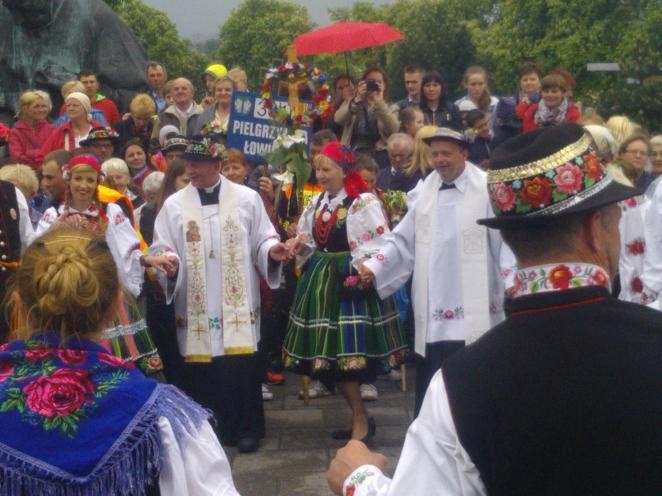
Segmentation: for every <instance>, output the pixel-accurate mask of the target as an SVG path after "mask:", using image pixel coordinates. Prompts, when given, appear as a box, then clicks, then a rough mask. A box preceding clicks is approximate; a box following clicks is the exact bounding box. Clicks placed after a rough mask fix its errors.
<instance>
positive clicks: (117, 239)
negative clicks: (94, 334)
mask: <svg viewBox="0 0 662 496" xmlns="http://www.w3.org/2000/svg"><path fill="white" fill-rule="evenodd" d="M100 170H101V168H100V165H99V162H98V160H97V159H96V158H95V157H94V156H93V155H78V156H76V157H74V158H72V159H71V160H70V161H69V163H68V164H67V165H66V166H65V167H64V169H63V177H64V178H65V181H66V182H67V193H66V199H65V202H64V203H63V204H62V205H61V206H60V207H59V208H58V209H57V210H56V209H55V207H51V208H49V209H48V210H46V212H44V215H43V216H42V218H41V220H40V221H39V224H38V225H37V235H41V234H43V233H44V232H46V231H48V230H50V229H52V228H58V227H63V226H69V227H77V228H81V229H84V230H87V231H89V232H90V233H93V234H95V235H99V236H104V237H105V239H106V243H107V244H108V246H109V247H110V252H111V253H112V255H113V259H114V261H115V270H116V271H117V272H118V276H119V280H120V283H121V285H122V287H123V288H124V289H126V292H125V293H124V296H125V297H124V298H123V304H122V305H118V306H117V312H116V314H115V315H114V317H115V318H114V320H113V321H112V322H110V323H109V324H108V326H107V327H106V330H105V336H104V337H105V339H106V341H105V342H104V345H105V346H106V347H107V348H108V349H110V350H112V353H114V354H115V355H117V356H118V357H120V358H124V359H130V360H132V361H134V362H136V364H137V365H138V366H139V367H140V369H141V370H143V371H144V372H145V373H146V374H155V373H159V372H160V371H161V370H162V369H163V366H162V363H161V359H160V358H159V356H158V352H157V350H156V346H155V345H154V342H153V341H152V338H151V336H150V335H149V331H148V330H147V326H146V325H145V321H144V319H143V318H142V315H140V311H139V310H138V307H137V305H136V303H135V301H134V300H133V298H134V297H138V296H139V295H140V292H141V289H142V283H143V275H144V267H145V266H153V267H155V268H156V269H159V270H165V268H166V267H167V266H168V264H169V261H168V259H167V258H166V257H163V256H160V257H153V256H143V253H142V251H141V249H140V239H139V238H138V235H137V233H136V231H135V230H134V228H133V226H132V223H131V221H130V220H129V218H128V217H127V216H126V214H125V213H124V211H123V210H122V208H121V207H120V206H119V205H118V204H116V203H103V202H101V201H99V198H98V187H99V182H100V175H101V174H100Z"/></svg>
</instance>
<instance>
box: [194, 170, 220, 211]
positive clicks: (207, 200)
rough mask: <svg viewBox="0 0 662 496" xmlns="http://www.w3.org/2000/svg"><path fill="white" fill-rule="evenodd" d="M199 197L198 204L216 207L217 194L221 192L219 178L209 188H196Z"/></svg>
mask: <svg viewBox="0 0 662 496" xmlns="http://www.w3.org/2000/svg"><path fill="white" fill-rule="evenodd" d="M196 189H197V190H198V195H200V203H201V204H202V205H203V206H204V205H218V194H219V193H220V191H221V178H220V177H219V178H218V182H217V183H216V184H215V185H214V186H212V187H210V188H196Z"/></svg>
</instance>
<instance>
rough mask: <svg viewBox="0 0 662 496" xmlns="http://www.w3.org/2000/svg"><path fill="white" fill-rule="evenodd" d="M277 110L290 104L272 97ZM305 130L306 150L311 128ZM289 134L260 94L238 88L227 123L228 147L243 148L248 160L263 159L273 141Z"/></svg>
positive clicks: (284, 99)
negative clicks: (276, 120)
mask: <svg viewBox="0 0 662 496" xmlns="http://www.w3.org/2000/svg"><path fill="white" fill-rule="evenodd" d="M273 102H274V107H275V108H276V109H278V108H281V107H284V108H286V109H288V110H289V108H290V106H289V105H288V103H287V99H286V98H279V97H274V98H273ZM303 129H304V130H305V131H306V149H307V148H308V145H309V143H310V137H311V129H310V127H307V128H306V127H305V128H303ZM286 133H287V127H285V126H280V125H278V124H275V123H274V121H273V120H272V119H271V118H270V117H269V111H268V110H267V109H265V108H264V100H263V99H262V98H261V97H260V95H258V94H257V93H251V92H248V91H235V92H233V93H232V109H231V111H230V120H229V122H228V137H227V144H226V146H227V147H228V148H236V149H238V150H239V151H241V152H242V153H243V154H244V155H245V156H246V158H247V159H248V160H251V161H254V162H264V158H263V157H262V155H264V154H265V153H268V152H270V151H271V148H272V146H273V141H274V140H275V139H276V138H277V137H278V136H280V135H281V134H286Z"/></svg>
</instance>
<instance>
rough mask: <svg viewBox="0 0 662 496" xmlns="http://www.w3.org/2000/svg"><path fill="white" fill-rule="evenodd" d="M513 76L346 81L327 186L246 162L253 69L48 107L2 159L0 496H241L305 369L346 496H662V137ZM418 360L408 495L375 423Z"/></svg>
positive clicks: (318, 136) (329, 131) (325, 171)
mask: <svg viewBox="0 0 662 496" xmlns="http://www.w3.org/2000/svg"><path fill="white" fill-rule="evenodd" d="M517 75H518V79H517V83H518V88H517V90H516V91H515V92H514V94H513V95H511V96H503V97H497V96H495V95H493V94H492V92H491V90H490V87H489V74H488V72H487V71H486V70H485V69H484V68H482V67H480V66H470V67H468V68H467V69H466V71H465V74H464V77H463V79H462V88H463V90H464V91H465V92H466V94H465V95H464V96H462V97H461V98H459V99H457V100H455V101H454V100H453V99H452V98H451V95H452V94H453V93H454V91H453V89H452V88H449V87H448V85H447V83H446V81H445V80H444V78H443V76H442V74H441V73H440V72H439V71H437V70H427V69H424V68H422V67H419V66H408V67H406V68H404V70H403V81H402V83H403V85H404V88H405V90H406V94H407V96H406V97H405V98H404V99H402V100H400V101H390V100H389V81H388V80H387V77H386V75H385V73H384V71H383V70H382V69H381V68H379V67H369V68H367V69H366V70H365V71H364V73H363V74H362V75H361V77H360V78H358V79H355V78H354V77H352V76H351V75H349V74H340V75H337V76H336V77H335V78H334V79H333V82H332V90H333V102H332V103H331V105H332V107H333V113H332V115H331V117H330V118H329V119H328V120H321V119H317V120H315V121H314V122H310V123H308V124H309V125H310V127H311V128H312V129H313V131H314V132H313V133H312V134H311V136H312V137H311V139H310V143H308V147H307V148H308V151H307V160H308V162H309V165H310V169H311V173H310V177H308V178H307V179H305V180H303V181H300V180H299V179H300V178H296V177H289V178H288V176H287V174H283V171H281V170H278V169H276V168H274V167H273V166H271V165H269V164H267V163H264V162H263V163H255V162H252V161H249V160H248V159H247V158H246V157H245V156H244V155H243V154H242V152H241V151H240V150H237V149H232V148H227V147H226V144H227V137H228V132H229V130H228V122H229V119H230V115H231V112H232V105H231V103H232V95H233V92H234V91H246V90H248V89H249V88H248V84H247V77H246V73H245V72H244V71H243V70H242V69H241V68H239V67H235V68H232V69H231V70H227V68H226V67H225V66H223V65H222V64H212V65H210V66H209V67H207V68H206V69H205V70H204V72H202V74H201V80H202V83H203V87H204V94H203V95H198V98H197V99H196V95H195V86H194V84H193V83H192V82H191V81H190V80H188V79H186V78H184V77H176V78H174V79H168V74H167V71H166V68H165V67H164V66H163V64H160V63H158V62H150V63H149V64H148V65H147V67H146V68H145V80H146V83H147V87H146V90H145V92H143V93H138V94H136V95H135V96H134V97H133V98H132V99H131V101H130V104H129V106H128V108H127V109H119V108H118V106H117V105H116V104H115V102H113V101H112V100H111V99H109V98H107V97H106V96H104V95H103V94H101V93H100V81H99V79H98V77H97V74H95V73H94V72H92V71H87V70H84V71H81V72H80V75H79V78H78V80H74V81H68V82H66V83H65V84H64V85H63V86H62V88H61V92H62V97H63V100H64V103H63V105H62V107H61V108H60V109H53V108H52V103H51V98H50V96H49V95H48V93H45V92H43V91H39V90H35V91H27V92H25V93H23V94H22V95H21V97H20V102H19V103H20V109H19V111H18V113H17V115H16V121H15V123H14V124H13V126H11V129H7V130H6V133H5V134H6V135H7V136H6V143H7V144H6V148H7V152H8V153H7V154H8V157H6V158H2V159H0V160H2V163H3V164H4V165H2V167H0V186H1V187H0V195H1V196H0V200H1V201H2V203H0V206H1V209H0V221H2V223H1V224H0V240H1V241H0V253H1V255H0V256H1V259H2V260H1V261H0V271H1V272H0V282H1V289H0V292H2V295H1V296H2V297H3V299H4V300H5V301H6V302H7V305H6V306H7V309H8V312H7V314H6V316H5V317H4V318H2V319H0V326H1V327H0V331H1V334H0V338H1V340H0V341H1V342H2V343H5V344H2V345H1V346H0V417H3V425H11V426H12V429H4V431H5V432H4V433H3V434H0V472H1V473H2V474H4V475H3V478H4V479H6V480H0V488H11V490H10V492H9V494H27V493H30V494H38V493H39V494H51V493H52V494H65V492H62V491H61V490H60V488H61V487H63V485H65V486H66V485H67V484H72V486H71V487H74V488H75V489H76V491H79V492H76V493H75V494H88V493H90V494H91V492H92V491H96V492H100V493H102V494H110V493H113V494H114V493H115V492H117V493H118V494H119V493H120V492H121V490H122V488H123V487H124V488H125V487H132V488H136V493H137V494H143V493H142V492H141V491H144V490H145V489H146V488H147V490H148V491H149V490H153V489H154V488H155V487H158V488H159V489H160V491H161V494H196V495H202V494H227V495H232V494H237V493H236V489H235V488H234V485H233V482H232V477H231V473H230V467H229V464H228V462H227V459H226V457H225V454H224V452H223V449H222V448H221V445H226V446H228V445H229V446H237V447H238V450H239V451H240V452H244V453H250V452H253V451H255V450H257V449H258V447H259V444H260V439H262V438H263V437H264V436H265V432H266V425H265V418H264V407H263V401H268V400H270V399H271V398H273V393H272V390H271V387H272V385H277V384H281V383H282V382H284V381H285V375H284V374H283V372H284V370H289V371H292V372H294V373H296V374H299V375H303V376H305V377H310V378H311V382H310V383H308V382H304V384H305V386H304V387H303V388H302V389H301V391H299V396H300V397H301V398H305V399H306V400H308V399H309V398H320V397H324V396H328V395H330V394H333V393H334V392H335V391H338V392H339V393H340V394H341V395H342V396H343V398H344V399H345V400H346V402H347V405H348V408H349V409H350V410H351V414H352V415H351V425H349V426H348V428H346V429H340V430H337V431H334V432H331V433H330V435H331V436H332V437H333V438H335V439H346V440H348V441H350V442H349V443H348V444H347V447H346V448H343V449H342V450H341V451H340V452H339V453H338V455H337V457H336V458H335V459H334V461H333V462H332V464H331V467H330V469H329V473H328V479H329V484H330V486H331V488H332V490H333V491H334V492H336V493H337V494H343V495H359V494H361V495H386V494H389V495H391V494H403V493H405V492H409V493H412V494H436V493H438V492H442V493H444V494H467V495H468V494H512V493H525V492H532V493H536V492H541V491H540V489H541V488H545V490H544V491H542V492H545V493H552V492H554V493H572V494H579V493H585V492H588V493H605V494H607V493H608V494H626V493H628V490H629V489H628V488H636V490H635V491H634V492H636V493H637V494H654V493H658V494H659V491H660V490H662V488H661V487H660V482H659V477H658V476H657V475H656V473H654V472H655V471H656V468H657V469H659V466H660V463H661V462H662V456H661V453H662V439H660V429H659V428H658V427H656V423H655V422H659V418H660V414H662V405H661V404H660V400H661V398H662V394H660V393H661V392H662V391H660V382H659V378H660V376H661V375H660V372H662V371H661V370H660V367H661V366H662V343H661V340H662V334H661V332H662V319H661V318H660V315H662V314H659V313H657V312H656V311H654V310H651V309H648V308H645V307H646V306H652V307H654V308H657V309H662V307H660V301H659V300H658V297H659V296H660V291H662V234H661V233H662V188H658V187H657V186H658V183H659V182H660V179H659V177H660V176H661V175H662V135H655V136H652V137H651V133H649V131H648V130H646V129H644V128H643V127H642V126H640V125H638V124H637V123H636V122H633V121H632V120H630V119H629V118H628V117H626V116H622V115H615V116H610V117H609V118H608V119H605V118H604V117H603V116H600V115H599V114H598V113H597V112H596V111H595V110H594V109H592V108H589V107H584V106H583V105H582V103H581V102H579V101H577V100H576V99H575V98H574V97H573V87H574V86H575V80H574V78H573V76H572V74H570V73H569V72H568V71H566V70H564V69H556V70H553V71H551V72H549V73H547V74H544V73H543V71H542V69H541V68H540V66H538V65H537V64H535V63H531V62H528V63H525V64H523V65H522V66H521V67H520V68H519V72H518V74H517ZM125 111H126V112H125ZM605 117H606V116H605ZM651 131H652V130H651ZM2 136H3V133H0V139H2ZM619 300H620V301H619ZM490 329H491V330H490ZM474 343H475V344H474ZM469 345H471V346H469ZM406 362H411V363H413V364H414V365H415V367H416V397H415V416H416V420H415V421H414V423H413V424H412V426H411V427H410V430H409V432H408V435H407V439H406V442H405V447H404V449H403V453H402V456H401V459H400V462H399V464H398V467H397V469H396V472H395V476H394V478H393V480H391V479H389V478H387V477H386V476H385V475H384V474H383V470H384V459H383V457H381V455H379V454H376V453H372V452H370V451H369V450H368V449H367V448H366V444H369V443H370V441H371V440H372V439H373V438H374V436H375V434H376V431H377V425H376V422H375V420H374V418H372V417H371V416H370V415H369V412H368V409H367V407H366V402H367V401H374V400H377V399H378V397H379V393H378V389H377V386H376V382H375V380H376V377H377V376H378V375H385V376H388V377H390V378H392V379H395V380H399V379H400V366H401V365H402V364H404V363H406ZM440 369H441V372H440ZM633 385H636V387H633V388H631V389H629V386H633ZM175 386H176V387H175ZM180 390H181V391H184V392H185V393H186V395H188V396H186V395H184V394H182V393H181V391H180ZM611 390H613V392H610V391H611ZM626 403H627V405H629V406H626ZM119 404H121V405H122V407H121V408H120V407H119ZM628 408H631V411H629V410H628ZM120 410H121V411H120ZM209 412H211V416H209ZM626 416H627V417H629V418H628V419H625V417H626ZM612 422H613V423H612ZM615 425H618V427H619V429H616V430H617V431H619V432H616V433H614V432H613V431H614V428H613V427H614V426H615ZM14 427H15V428H14ZM99 429H101V430H104V432H105V431H106V430H107V432H108V434H107V435H106V434H104V435H103V439H101V440H100V441H99V446H100V449H99V450H96V451H95V450H89V449H88V447H87V446H88V445H89V443H90V442H91V440H92V439H94V442H95V443H97V437H95V436H96V434H97V432H98V431H99ZM563 429H567V431H564V430H563ZM601 429H604V430H601ZM568 432H572V433H573V435H572V436H570V435H568ZM534 433H536V434H539V436H538V435H536V436H534ZM34 436H40V438H43V439H44V442H43V443H37V444H32V443H31V439H33V438H34ZM600 436H611V437H610V442H609V443H604V444H603V443H601V439H600ZM570 437H572V439H569V438H570ZM534 438H535V439H534ZM646 443H648V444H646ZM4 445H6V446H9V447H10V448H11V450H4V449H3V448H2V446H4ZM633 446H634V448H635V449H634V453H635V455H633V456H632V457H631V459H627V460H626V459H625V458H624V457H626V458H627V456H626V455H625V453H626V452H632V447H633ZM102 448H103V450H102ZM102 451H103V452H102ZM74 453H75V454H76V455H74ZM127 453H128V455H127ZM60 455H62V456H60ZM592 457H594V458H595V459H596V460H595V461H587V459H590V458H592ZM159 460H160V462H159ZM101 461H103V466H102V467H101V468H100V469H99V468H96V467H97V464H98V463H99V462H101ZM579 467H581V468H579ZM92 469H94V470H92ZM580 472H581V474H580ZM657 472H659V470H657ZM62 474H72V475H71V477H69V475H66V476H65V475H62ZM5 475H6V477H5ZM150 488H151V489H150ZM587 488H590V490H588V489H587ZM12 491H13V492H12ZM72 494H73V493H72Z"/></svg>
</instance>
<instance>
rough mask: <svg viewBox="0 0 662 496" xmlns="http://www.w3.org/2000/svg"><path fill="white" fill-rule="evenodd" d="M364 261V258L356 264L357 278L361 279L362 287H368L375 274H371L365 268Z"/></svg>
mask: <svg viewBox="0 0 662 496" xmlns="http://www.w3.org/2000/svg"><path fill="white" fill-rule="evenodd" d="M365 260H366V259H365V258H364V259H361V260H359V262H358V269H359V277H360V278H361V283H363V285H364V286H369V285H370V284H372V283H373V281H374V280H375V274H373V273H372V271H371V270H370V269H369V268H368V267H366V266H365V263H364V262H365Z"/></svg>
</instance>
